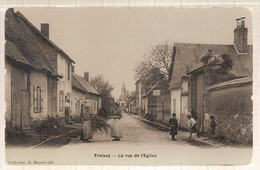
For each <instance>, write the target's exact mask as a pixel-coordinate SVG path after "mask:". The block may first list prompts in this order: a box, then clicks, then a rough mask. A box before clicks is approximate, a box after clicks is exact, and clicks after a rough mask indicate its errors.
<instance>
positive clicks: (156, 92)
mask: <svg viewBox="0 0 260 170" xmlns="http://www.w3.org/2000/svg"><path fill="white" fill-rule="evenodd" d="M160 94H161V91H160V90H153V96H160Z"/></svg>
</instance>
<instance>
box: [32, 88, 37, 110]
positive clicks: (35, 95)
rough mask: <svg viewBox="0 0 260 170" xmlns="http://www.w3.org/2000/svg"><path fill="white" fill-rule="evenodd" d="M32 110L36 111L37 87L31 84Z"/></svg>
mask: <svg viewBox="0 0 260 170" xmlns="http://www.w3.org/2000/svg"><path fill="white" fill-rule="evenodd" d="M33 111H34V112H37V88H36V86H33Z"/></svg>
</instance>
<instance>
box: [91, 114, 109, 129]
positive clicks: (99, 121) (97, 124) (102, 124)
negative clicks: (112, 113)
mask: <svg viewBox="0 0 260 170" xmlns="http://www.w3.org/2000/svg"><path fill="white" fill-rule="evenodd" d="M91 127H92V130H93V132H96V131H97V130H99V131H102V129H104V130H105V132H106V133H108V130H109V129H111V126H110V125H109V124H108V123H107V122H106V120H105V119H104V118H102V117H100V116H94V117H93V118H92V119H91Z"/></svg>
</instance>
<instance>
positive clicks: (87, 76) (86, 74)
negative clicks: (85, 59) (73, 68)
mask: <svg viewBox="0 0 260 170" xmlns="http://www.w3.org/2000/svg"><path fill="white" fill-rule="evenodd" d="M84 78H85V80H87V81H89V73H88V72H84Z"/></svg>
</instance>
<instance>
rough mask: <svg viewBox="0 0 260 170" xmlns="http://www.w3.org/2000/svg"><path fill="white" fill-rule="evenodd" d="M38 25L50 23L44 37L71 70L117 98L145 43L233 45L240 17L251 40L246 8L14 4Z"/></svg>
mask: <svg viewBox="0 0 260 170" xmlns="http://www.w3.org/2000/svg"><path fill="white" fill-rule="evenodd" d="M15 10H16V11H17V10H19V11H20V12H21V13H22V14H23V15H24V16H25V17H26V18H28V19H29V20H30V21H31V22H32V23H33V24H34V25H35V26H36V27H37V28H38V29H40V24H41V23H49V24H50V39H51V40H52V41H53V42H54V43H55V44H56V45H58V46H59V47H60V48H61V49H62V50H63V51H65V53H67V54H68V55H69V56H70V57H71V58H72V59H73V60H74V61H75V62H76V64H75V72H76V73H77V74H79V75H81V76H83V75H84V72H89V74H90V78H92V77H94V76H97V75H99V74H101V75H103V77H104V78H105V79H106V80H108V81H109V83H110V84H111V85H112V86H113V87H114V90H113V92H112V94H113V96H114V97H115V99H116V100H117V99H118V97H119V95H120V92H121V88H122V84H123V82H124V83H125V86H126V89H127V90H129V91H134V90H135V82H136V80H135V79H134V75H135V73H134V71H133V69H134V68H135V66H136V65H137V64H138V62H139V61H140V60H142V58H143V57H144V56H145V55H147V54H149V52H151V46H152V45H155V44H159V43H165V42H167V41H168V42H169V43H171V44H174V42H183V43H202V44H233V34H234V29H235V27H236V21H235V19H236V18H240V17H242V16H244V17H246V27H247V28H248V44H252V31H253V30H252V13H251V10H250V9H248V8H151V7H150V8H149V7H147V8H144V7H142V8H127V7H121V8H119V7H117V8H116V7H99V8H97V7H95V8H94V7H79V8H62V7H58V8H39V7H37V8H36V7H34V8H32V7H31V8H17V9H15Z"/></svg>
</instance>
